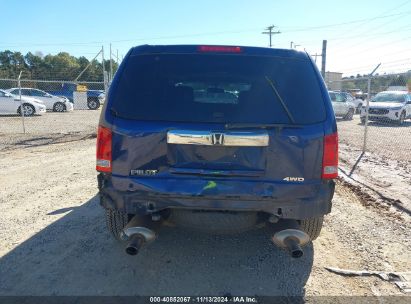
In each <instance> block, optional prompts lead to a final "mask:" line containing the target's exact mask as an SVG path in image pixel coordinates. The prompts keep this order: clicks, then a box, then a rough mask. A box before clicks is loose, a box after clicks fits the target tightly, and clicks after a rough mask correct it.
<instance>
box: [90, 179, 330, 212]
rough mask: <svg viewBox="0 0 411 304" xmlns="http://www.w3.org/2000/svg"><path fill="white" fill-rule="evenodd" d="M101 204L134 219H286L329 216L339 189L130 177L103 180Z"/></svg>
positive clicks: (326, 184)
mask: <svg viewBox="0 0 411 304" xmlns="http://www.w3.org/2000/svg"><path fill="white" fill-rule="evenodd" d="M98 182H99V190H100V198H101V199H100V204H101V205H102V207H104V208H106V209H116V210H120V211H124V212H126V213H130V214H140V215H145V214H150V213H155V212H158V211H161V210H164V209H168V208H186V209H205V210H230V211H259V212H266V213H270V214H275V215H278V216H279V217H281V218H285V219H305V218H311V217H317V216H321V215H324V214H327V213H329V212H330V211H331V200H332V197H333V195H334V188H335V184H334V181H332V180H327V181H322V182H320V183H312V184H310V183H304V184H301V183H297V182H296V183H268V182H261V181H259V182H255V181H249V180H232V179H230V180H224V179H181V178H176V179H157V178H138V179H137V178H125V177H115V176H111V175H110V174H99V175H98Z"/></svg>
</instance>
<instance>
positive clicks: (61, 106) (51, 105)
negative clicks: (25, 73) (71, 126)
mask: <svg viewBox="0 0 411 304" xmlns="http://www.w3.org/2000/svg"><path fill="white" fill-rule="evenodd" d="M6 91H8V92H9V93H11V94H14V95H16V96H18V95H19V93H20V92H19V88H11V89H8V90H6ZM21 95H22V96H24V97H34V98H36V99H39V100H41V101H42V102H43V103H44V104H45V105H46V107H47V110H51V111H54V112H66V111H73V109H74V107H73V104H72V103H71V102H70V101H69V100H68V99H67V98H65V97H58V96H54V95H51V94H49V93H47V92H44V91H42V90H39V89H33V88H21Z"/></svg>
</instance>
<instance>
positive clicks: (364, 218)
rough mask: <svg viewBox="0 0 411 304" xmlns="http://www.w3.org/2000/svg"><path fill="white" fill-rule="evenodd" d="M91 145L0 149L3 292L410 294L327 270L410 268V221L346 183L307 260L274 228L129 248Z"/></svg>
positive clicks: (173, 234)
mask: <svg viewBox="0 0 411 304" xmlns="http://www.w3.org/2000/svg"><path fill="white" fill-rule="evenodd" d="M68 115H71V114H68ZM349 123H350V122H349ZM353 125H355V124H353ZM94 153H95V139H90V138H89V139H87V138H86V139H83V140H73V141H70V142H68V143H56V144H48V145H44V144H39V145H35V144H34V145H29V144H27V145H26V146H25V148H24V149H12V150H9V149H3V151H0V159H1V162H0V169H1V170H2V172H7V175H5V174H3V175H1V176H0V184H1V185H2V191H1V192H0V214H1V215H2V220H1V221H0V295H168V296H170V295H186V294H191V295H228V294H231V295H305V296H313V295H322V296H325V295H327V296H329V295H337V296H338V295H340V296H343V295H344V296H346V295H358V296H363V295H370V296H371V295H404V294H403V293H402V292H401V291H400V290H399V289H398V288H397V287H396V286H395V285H393V284H391V283H388V282H385V281H382V280H380V279H378V278H374V277H361V278H358V277H347V276H340V275H336V274H333V273H330V272H328V271H327V270H325V269H324V267H325V266H330V267H339V268H348V269H356V270H360V269H369V270H380V271H410V270H411V254H410V252H411V229H410V228H411V223H410V217H409V216H408V215H407V214H401V216H398V214H397V213H398V211H396V210H391V209H387V210H385V209H384V210H383V211H384V212H382V211H381V210H382V209H381V208H378V207H376V206H374V205H373V204H366V202H364V198H366V197H365V196H361V195H360V193H361V192H359V191H356V190H355V189H352V188H350V187H349V185H348V184H346V182H345V181H341V182H338V185H337V191H336V195H335V198H334V201H333V202H334V207H333V211H332V213H331V214H330V215H328V216H327V217H326V222H325V227H324V228H323V231H322V234H321V236H320V237H319V238H318V239H317V240H316V241H315V242H314V243H313V244H310V245H308V246H307V247H306V248H305V255H304V257H303V258H301V259H299V260H292V259H291V258H290V257H289V256H288V255H287V254H286V253H285V252H284V251H282V250H280V249H278V248H276V247H275V246H274V245H273V244H272V243H271V242H270V240H269V237H270V234H269V231H268V230H266V229H260V230H254V231H250V232H247V233H243V234H239V235H231V236H213V235H207V234H198V233H194V232H192V231H189V230H185V229H180V228H171V227H164V228H163V229H162V231H161V232H160V236H159V238H158V240H156V241H155V242H154V243H152V244H150V245H149V246H147V247H145V248H143V249H142V251H141V253H140V254H139V255H138V256H136V257H130V256H127V255H126V254H125V253H124V248H123V245H122V244H119V243H118V242H116V241H114V240H113V239H112V238H111V237H110V235H109V234H108V232H107V231H106V228H105V219H104V213H103V210H102V209H101V208H100V206H99V205H98V199H97V196H96V193H97V191H96V180H95V179H96V178H95V177H96V173H95V170H94V161H95V160H94ZM357 190H358V189H357Z"/></svg>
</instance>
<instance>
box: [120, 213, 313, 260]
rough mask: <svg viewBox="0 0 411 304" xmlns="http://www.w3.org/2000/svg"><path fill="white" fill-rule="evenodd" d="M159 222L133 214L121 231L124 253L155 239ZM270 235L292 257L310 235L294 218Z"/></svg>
mask: <svg viewBox="0 0 411 304" xmlns="http://www.w3.org/2000/svg"><path fill="white" fill-rule="evenodd" d="M159 226H160V222H153V221H151V220H147V219H146V218H143V217H138V216H134V217H133V218H132V219H131V221H130V222H129V223H128V224H127V226H126V227H125V228H124V229H123V231H122V233H121V238H122V239H123V240H127V241H128V244H127V246H126V253H127V254H129V255H137V254H138V253H139V251H140V249H141V247H143V245H144V244H145V243H148V242H152V241H153V240H155V239H156V237H157V233H156V230H157V228H158V227H159ZM276 228H277V229H276V230H277V232H276V233H275V234H274V235H273V236H272V238H271V240H272V241H273V243H274V244H275V245H276V246H278V247H280V248H283V249H285V250H287V251H288V252H289V254H290V255H291V257H292V258H301V257H302V256H303V255H304V251H303V249H302V247H303V246H304V245H306V244H307V243H309V242H310V237H309V236H308V234H307V233H305V232H304V231H302V230H301V229H300V227H299V225H298V222H297V221H295V220H281V221H280V222H279V223H278V226H277V227H276Z"/></svg>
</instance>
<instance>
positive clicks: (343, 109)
mask: <svg viewBox="0 0 411 304" xmlns="http://www.w3.org/2000/svg"><path fill="white" fill-rule="evenodd" d="M328 93H329V94H330V98H331V104H332V107H333V109H334V113H335V116H337V117H342V118H343V119H344V120H352V119H353V116H354V113H355V109H356V105H355V104H354V103H353V98H352V97H351V96H350V97H351V98H350V97H348V96H347V95H348V94H347V95H346V94H345V93H341V92H336V91H329V92H328Z"/></svg>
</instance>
